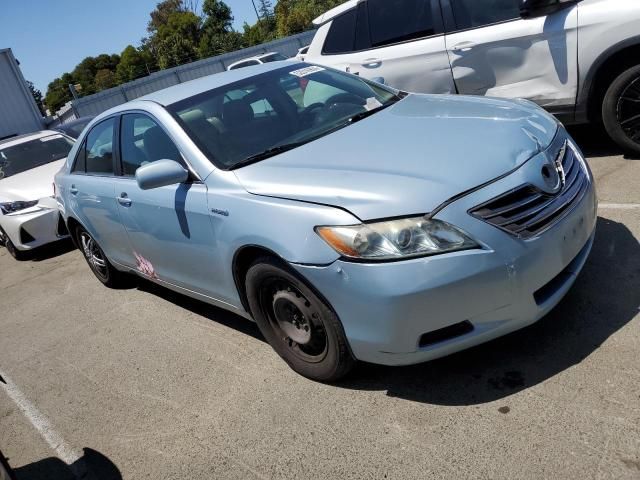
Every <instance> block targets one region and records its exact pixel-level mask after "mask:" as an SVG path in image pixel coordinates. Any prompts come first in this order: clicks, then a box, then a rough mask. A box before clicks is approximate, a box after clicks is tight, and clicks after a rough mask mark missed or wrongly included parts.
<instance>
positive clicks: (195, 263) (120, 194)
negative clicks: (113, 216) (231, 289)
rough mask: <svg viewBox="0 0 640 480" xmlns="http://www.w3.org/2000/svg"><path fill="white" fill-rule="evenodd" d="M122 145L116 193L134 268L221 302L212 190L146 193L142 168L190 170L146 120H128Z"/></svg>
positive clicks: (195, 185) (189, 186)
mask: <svg viewBox="0 0 640 480" xmlns="http://www.w3.org/2000/svg"><path fill="white" fill-rule="evenodd" d="M120 145H121V148H120V158H121V172H120V173H121V176H120V177H118V180H117V181H116V182H115V188H116V192H115V193H116V198H117V202H118V208H119V211H120V217H121V219H122V223H123V224H124V226H125V228H126V230H127V233H128V236H129V240H130V244H131V253H130V258H129V260H128V263H129V265H130V266H132V267H133V268H136V269H137V270H138V271H139V272H140V273H142V274H143V275H145V276H147V277H150V278H152V279H154V280H160V281H164V282H168V283H171V284H174V285H178V286H180V287H183V288H186V289H188V290H191V291H194V292H197V293H200V294H204V295H207V296H215V295H213V292H212V291H211V287H212V285H213V283H214V282H212V280H211V279H212V277H214V276H215V275H216V271H217V269H218V268H220V266H219V265H217V260H216V256H215V251H214V245H215V242H214V236H213V230H212V226H211V220H210V218H209V212H208V209H207V187H206V186H205V185H204V184H202V183H199V182H190V183H183V184H179V185H170V186H165V187H159V188H154V189H151V190H142V189H140V187H139V186H138V184H137V182H136V180H135V177H134V175H135V171H136V170H137V168H138V167H140V166H141V165H144V164H146V163H149V162H154V161H156V160H163V159H169V160H175V161H178V162H180V163H183V164H184V160H183V159H182V157H181V155H180V153H179V151H178V149H177V147H176V146H175V144H174V142H173V141H172V140H171V138H170V137H169V136H168V135H167V133H166V132H165V131H164V130H163V129H162V127H160V126H159V124H158V123H157V122H156V121H155V120H153V119H152V118H151V117H149V116H147V115H145V114H142V113H130V114H125V115H123V116H122V120H121V130H120Z"/></svg>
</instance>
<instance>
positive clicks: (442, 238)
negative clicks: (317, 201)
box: [316, 217, 480, 260]
mask: <svg viewBox="0 0 640 480" xmlns="http://www.w3.org/2000/svg"><path fill="white" fill-rule="evenodd" d="M316 232H317V233H318V235H320V237H322V239H323V240H324V241H325V242H327V243H328V244H329V245H330V246H331V247H332V248H333V249H334V250H336V251H337V252H338V253H340V254H341V255H343V256H345V257H348V258H353V259H360V260H399V259H402V258H411V257H421V256H426V255H436V254H440V253H446V252H453V251H456V250H468V249H471V248H479V247H480V246H479V245H478V243H477V242H475V241H474V240H473V239H471V238H470V237H469V236H467V235H466V234H465V233H463V232H462V231H460V230H459V229H458V228H456V227H454V226H453V225H450V224H449V223H447V222H443V221H442V220H435V219H428V218H425V217H414V218H404V219H400V220H389V221H385V222H377V223H368V224H360V225H349V226H335V227H316Z"/></svg>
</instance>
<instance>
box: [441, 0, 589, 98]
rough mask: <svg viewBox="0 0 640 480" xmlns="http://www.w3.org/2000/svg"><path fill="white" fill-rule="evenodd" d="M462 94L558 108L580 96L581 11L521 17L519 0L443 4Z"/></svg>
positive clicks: (460, 0) (459, 0)
mask: <svg viewBox="0 0 640 480" xmlns="http://www.w3.org/2000/svg"><path fill="white" fill-rule="evenodd" d="M442 4H443V11H444V16H445V22H446V27H447V31H448V32H449V33H447V36H446V44H447V51H448V54H449V59H450V61H451V67H452V70H453V78H454V80H455V84H456V87H457V89H458V92H459V93H462V94H472V95H487V96H494V97H506V98H527V99H529V100H532V101H534V102H536V103H537V104H539V105H541V106H543V107H546V108H548V109H551V110H553V109H554V108H560V107H563V106H571V107H572V106H573V105H574V104H575V100H576V92H577V70H578V67H577V48H578V47H577V9H578V7H577V6H576V5H568V6H567V7H566V8H564V9H562V10H560V11H559V12H556V13H553V14H550V15H547V16H541V17H536V18H521V17H520V0H442Z"/></svg>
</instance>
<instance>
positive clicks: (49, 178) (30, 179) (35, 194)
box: [0, 158, 66, 202]
mask: <svg viewBox="0 0 640 480" xmlns="http://www.w3.org/2000/svg"><path fill="white" fill-rule="evenodd" d="M64 162H66V158H63V159H62V160H56V161H55V162H50V163H46V164H44V165H41V166H39V167H36V168H32V169H31V170H27V171H25V172H22V173H17V174H15V175H11V176H10V177H7V178H3V179H2V180H0V202H15V201H17V200H26V201H29V200H40V199H41V198H45V197H50V196H52V195H53V177H54V176H55V174H56V173H58V170H60V169H61V168H62V166H63V165H64Z"/></svg>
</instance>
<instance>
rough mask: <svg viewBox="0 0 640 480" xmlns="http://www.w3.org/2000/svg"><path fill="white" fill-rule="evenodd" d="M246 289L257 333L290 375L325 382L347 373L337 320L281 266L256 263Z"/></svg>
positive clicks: (345, 350)
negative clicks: (261, 335)
mask: <svg viewBox="0 0 640 480" xmlns="http://www.w3.org/2000/svg"><path fill="white" fill-rule="evenodd" d="M245 284H246V290H247V297H248V300H249V305H250V307H251V312H252V313H253V317H254V319H255V320H256V323H257V324H258V327H259V328H260V331H261V332H262V334H263V335H264V336H265V338H266V339H267V341H268V342H269V344H270V345H271V346H272V347H273V349H274V350H275V351H276V352H277V353H278V354H279V355H280V356H281V357H282V358H283V359H284V360H285V361H286V362H287V363H288V364H289V366H290V367H291V368H292V369H293V370H295V371H296V372H298V373H299V374H301V375H303V376H305V377H307V378H311V379H313V380H319V381H324V382H330V381H336V380H338V379H340V378H342V377H343V376H345V375H346V374H347V373H348V372H349V371H350V370H351V368H352V367H353V366H354V364H355V359H354V358H353V356H352V355H351V352H350V350H349V346H348V343H347V339H346V336H345V334H344V331H343V328H342V325H341V323H340V321H339V320H338V317H337V316H336V314H335V313H334V312H333V310H331V308H329V306H328V305H327V304H326V303H325V302H324V301H323V300H321V299H320V298H319V297H318V295H316V294H315V293H314V292H313V291H312V290H311V289H310V288H309V287H308V286H307V285H306V284H305V283H304V282H302V281H301V280H300V279H299V278H298V277H296V276H295V275H293V274H292V273H290V272H289V271H288V270H287V269H286V267H285V266H284V265H283V264H282V263H281V262H279V261H277V260H276V259H273V258H270V257H264V258H261V259H258V260H257V261H255V262H254V263H253V265H252V266H251V267H250V268H249V270H248V272H247V276H246V281H245Z"/></svg>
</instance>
